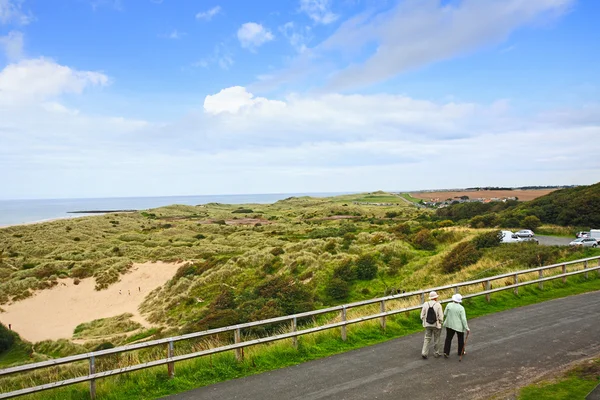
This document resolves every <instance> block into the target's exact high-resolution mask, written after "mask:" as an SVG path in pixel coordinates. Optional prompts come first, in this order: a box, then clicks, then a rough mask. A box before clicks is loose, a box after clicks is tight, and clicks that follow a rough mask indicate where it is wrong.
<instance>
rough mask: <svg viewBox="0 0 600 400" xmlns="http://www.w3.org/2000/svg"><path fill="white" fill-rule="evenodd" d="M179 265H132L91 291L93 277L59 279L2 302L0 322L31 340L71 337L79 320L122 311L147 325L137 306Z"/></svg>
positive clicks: (171, 275) (79, 322) (85, 320)
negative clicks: (18, 298)
mask: <svg viewBox="0 0 600 400" xmlns="http://www.w3.org/2000/svg"><path fill="white" fill-rule="evenodd" d="M181 265H182V264H181V263H179V264H173V263H163V262H156V263H150V262H149V263H144V264H134V265H133V267H132V268H131V271H130V272H129V273H127V274H125V275H122V276H121V280H120V281H119V282H117V283H115V284H113V285H111V286H110V287H109V288H108V289H106V290H102V291H99V292H98V291H95V290H94V279H93V278H88V279H83V280H82V281H81V282H80V283H79V285H75V284H74V283H73V280H72V279H61V280H59V284H58V286H55V287H54V288H52V289H49V290H43V291H40V292H37V293H36V294H35V295H34V296H33V297H30V298H28V299H25V300H22V301H19V302H17V303H14V304H11V305H3V306H2V308H3V309H4V310H5V311H6V312H4V313H0V322H2V323H3V324H4V325H6V326H8V324H11V325H12V329H13V330H14V331H16V332H18V333H19V334H20V335H21V337H22V338H24V339H26V340H29V341H31V342H39V341H41V340H46V339H52V340H56V339H63V338H71V336H72V335H73V330H74V329H75V327H76V326H77V325H79V324H81V323H82V322H89V321H92V320H94V319H99V318H107V317H113V316H116V315H120V314H123V313H131V314H133V315H134V317H133V318H132V319H133V320H134V321H137V322H139V323H141V324H142V325H144V326H150V324H149V323H148V321H146V320H145V319H144V318H143V317H142V316H141V315H140V313H139V311H138V307H139V305H140V304H141V303H142V301H143V300H144V298H145V297H146V296H147V295H148V293H150V292H151V291H152V290H154V289H156V288H157V287H159V286H162V285H164V284H165V283H166V282H167V281H168V280H169V279H171V278H172V277H173V275H175V272H176V271H177V269H178V268H179V267H180V266H181Z"/></svg>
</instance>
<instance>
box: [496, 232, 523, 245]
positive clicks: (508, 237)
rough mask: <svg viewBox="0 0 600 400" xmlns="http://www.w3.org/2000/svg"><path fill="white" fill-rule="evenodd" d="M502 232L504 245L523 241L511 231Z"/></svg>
mask: <svg viewBox="0 0 600 400" xmlns="http://www.w3.org/2000/svg"><path fill="white" fill-rule="evenodd" d="M501 232H502V243H519V242H522V241H523V239H521V238H520V237H518V236H517V234H516V233H512V232H511V231H501Z"/></svg>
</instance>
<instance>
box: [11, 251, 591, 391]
mask: <svg viewBox="0 0 600 400" xmlns="http://www.w3.org/2000/svg"><path fill="white" fill-rule="evenodd" d="M593 261H596V262H597V265H596V266H590V265H589V264H590V263H591V262H593ZM567 267H571V269H573V270H572V271H569V272H568V271H567ZM579 267H582V268H579ZM591 271H597V273H599V274H600V256H597V257H590V258H585V259H580V260H575V261H568V262H564V263H559V264H552V265H547V266H543V267H538V268H532V269H527V270H522V271H515V272H510V273H507V274H502V275H496V276H491V277H487V278H482V279H477V280H473V281H467V282H460V283H454V284H451V285H446V286H440V287H434V288H429V289H423V290H418V291H414V292H409V293H401V294H396V295H393V296H387V297H381V298H376V299H371V300H365V301H359V302H355V303H350V304H344V305H341V306H336V307H329V308H325V309H320V310H315V311H309V312H304V313H300V314H294V315H287V316H284V317H277V318H271V319H266V320H261V321H255V322H249V323H245V324H239V325H232V326H226V327H223V328H218V329H210V330H207V331H202V332H195V333H190V334H186V335H181V336H175V337H170V338H165V339H158V340H151V341H147V342H143V343H138V344H131V345H126V346H120V347H115V348H112V349H106V350H100V351H94V352H91V353H85V354H78V355H74V356H70V357H63V358H57V359H54V360H49V361H43V362H38V363H33V364H26V365H21V366H17V367H11V368H6V369H2V370H0V378H1V377H4V376H7V375H10V374H17V373H23V372H28V371H33V370H37V369H40V368H48V367H54V366H57V365H61V364H69V363H73V362H76V361H82V360H87V361H88V363H89V373H88V374H87V375H84V376H80V377H76V378H71V379H65V380H61V381H56V382H52V383H47V384H44V385H39V386H33V387H28V388H25V389H20V390H15V391H12V392H7V393H0V399H8V398H12V397H16V396H21V395H25V394H30V393H35V392H40V391H43V390H48V389H54V388H58V387H62V386H67V385H73V384H76V383H81V382H89V384H90V397H91V399H95V398H96V380H97V379H101V378H106V377H108V376H113V375H118V374H124V373H127V372H132V371H137V370H141V369H145V368H150V367H156V366H159V365H165V364H166V365H167V373H168V376H169V377H171V378H172V377H173V376H174V375H175V363H176V362H178V361H184V360H189V359H192V358H196V357H202V356H206V355H210V354H216V353H221V352H225V351H231V350H233V351H235V355H236V358H237V359H238V360H242V358H243V349H244V348H245V347H248V346H253V345H257V344H262V343H269V342H274V341H278V340H283V339H292V344H293V346H295V347H296V346H297V344H298V342H297V338H298V336H302V335H307V334H311V333H315V332H319V331H323V330H327V329H333V328H340V335H341V338H342V340H346V338H347V333H346V327H347V326H348V325H351V324H356V323H359V322H363V321H368V320H373V319H378V318H379V320H380V325H381V327H382V328H383V329H385V325H386V317H388V316H390V315H394V314H399V313H404V312H409V311H413V310H420V309H421V307H422V304H423V303H424V302H425V295H426V294H427V293H428V292H430V291H432V290H435V291H438V292H442V291H453V292H454V293H458V292H459V289H460V288H465V287H468V286H474V285H477V287H478V288H479V287H481V288H484V290H482V291H479V292H474V293H464V294H463V299H467V298H472V297H477V296H483V295H485V296H486V299H487V301H488V302H489V301H490V295H491V294H492V293H496V292H500V291H503V290H511V289H512V290H514V293H515V294H518V291H519V287H521V286H525V285H531V284H536V283H537V284H538V285H539V288H540V289H543V287H544V282H546V281H549V280H554V279H562V281H563V282H566V279H567V277H569V276H572V275H577V274H584V276H585V277H586V278H587V277H588V273H589V272H591ZM544 273H546V276H544ZM532 274H537V276H536V277H535V279H529V280H524V279H521V280H519V277H520V276H521V277H526V275H530V276H531V275H532ZM499 280H504V281H503V282H501V284H500V285H498V284H497V285H496V287H493V282H494V281H499ZM415 297H416V298H417V299H418V300H419V304H418V305H415V306H408V307H403V308H396V309H391V310H387V306H386V304H389V302H391V301H397V300H406V299H411V298H412V299H413V301H414V300H415ZM448 301H450V299H446V300H442V302H443V303H444V302H448ZM374 304H379V306H380V307H379V311H380V312H378V313H375V314H369V315H365V316H361V317H359V318H353V319H347V311H348V310H349V309H352V308H357V307H364V306H368V305H374ZM333 312H339V316H340V321H339V322H334V323H327V324H325V325H321V326H315V327H311V328H306V329H298V324H297V322H298V320H299V319H302V318H308V317H315V316H317V315H322V314H326V313H333ZM284 322H287V323H289V324H290V331H289V332H287V333H283V334H276V335H271V336H268V337H262V338H258V339H251V340H246V341H242V334H241V333H242V330H243V329H248V328H252V327H257V326H262V325H269V324H274V323H284ZM224 332H233V334H234V343H231V344H228V345H224V346H219V347H215V348H211V349H207V350H202V351H198V352H194V353H189V354H182V355H178V356H175V352H174V343H175V342H180V341H183V340H189V339H194V338H201V337H207V336H211V335H215V334H219V333H224ZM153 346H166V350H167V358H164V359H160V360H155V361H150V362H145V363H140V364H136V365H130V366H127V367H123V368H118V369H113V370H109V371H102V372H96V360H97V358H98V357H101V356H106V355H110V354H120V353H124V352H129V351H132V350H139V349H145V348H150V347H153Z"/></svg>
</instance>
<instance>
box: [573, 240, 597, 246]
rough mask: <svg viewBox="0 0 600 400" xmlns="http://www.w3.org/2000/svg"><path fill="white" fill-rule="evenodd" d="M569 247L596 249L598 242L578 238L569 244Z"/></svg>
mask: <svg viewBox="0 0 600 400" xmlns="http://www.w3.org/2000/svg"><path fill="white" fill-rule="evenodd" d="M569 246H582V247H598V241H597V240H596V239H594V238H579V239H575V240H573V241H572V242H571V243H569Z"/></svg>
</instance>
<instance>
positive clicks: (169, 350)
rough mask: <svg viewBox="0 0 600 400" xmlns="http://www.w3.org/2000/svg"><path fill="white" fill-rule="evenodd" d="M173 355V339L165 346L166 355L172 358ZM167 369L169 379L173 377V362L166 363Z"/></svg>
mask: <svg viewBox="0 0 600 400" xmlns="http://www.w3.org/2000/svg"><path fill="white" fill-rule="evenodd" d="M173 356H175V347H174V346H173V341H172V340H170V341H169V346H168V347H167V357H168V358H172V357H173ZM167 371H168V372H169V379H173V377H175V363H174V362H170V363H168V364H167Z"/></svg>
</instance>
